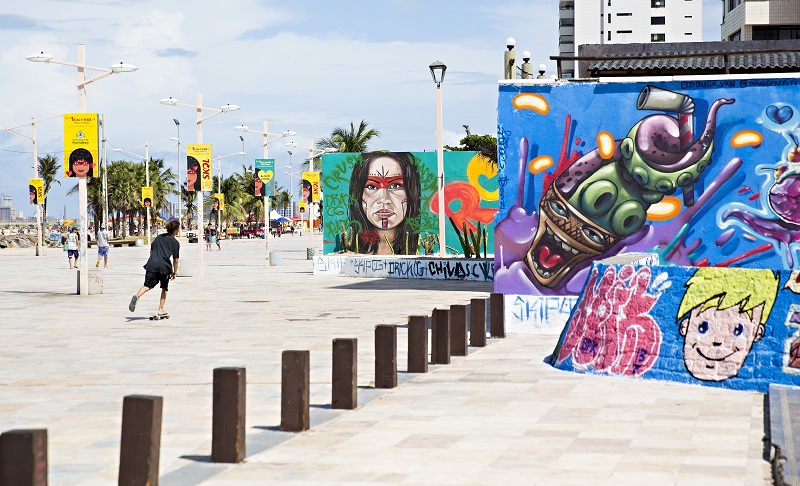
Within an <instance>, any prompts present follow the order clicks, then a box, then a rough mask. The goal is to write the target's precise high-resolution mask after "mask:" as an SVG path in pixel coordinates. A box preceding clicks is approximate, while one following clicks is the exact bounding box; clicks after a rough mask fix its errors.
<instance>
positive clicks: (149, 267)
mask: <svg viewBox="0 0 800 486" xmlns="http://www.w3.org/2000/svg"><path fill="white" fill-rule="evenodd" d="M176 234H178V222H177V221H170V222H169V223H167V232H166V233H164V234H161V235H158V236H157V237H156V239H155V240H153V243H152V244H151V245H150V258H148V260H147V263H145V265H144V270H145V273H144V285H143V286H142V288H140V289H139V291H138V292H137V293H136V295H134V296H133V297H131V303H130V304H129V305H128V310H130V311H131V312H133V311H134V310H136V303H137V302H139V297H141V296H142V295H144V294H145V293H146V292H147V291H148V290H151V289H152V288H153V287H155V286H156V284H157V283H160V284H161V300H160V301H159V304H158V313H157V314H156V315H155V316H153V317H152V318H151V319H167V318H169V314H167V312H166V311H165V310H164V303H165V302H166V301H167V291H168V287H169V281H170V280H173V279H174V278H175V275H176V274H177V273H178V257H179V254H180V249H181V244H180V243H178V240H176V239H175V235H176ZM170 259H171V260H172V261H170Z"/></svg>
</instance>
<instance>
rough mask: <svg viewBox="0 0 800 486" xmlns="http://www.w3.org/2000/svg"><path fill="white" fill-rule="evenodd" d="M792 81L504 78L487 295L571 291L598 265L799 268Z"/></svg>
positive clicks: (799, 177) (797, 144)
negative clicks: (534, 81) (636, 258)
mask: <svg viewBox="0 0 800 486" xmlns="http://www.w3.org/2000/svg"><path fill="white" fill-rule="evenodd" d="M798 93H799V91H798V79H796V78H770V79H766V78H765V79H733V78H731V77H728V78H725V79H723V78H717V79H709V80H691V81H669V82H628V83H559V84H539V85H503V86H501V87H500V93H499V102H498V162H499V178H498V186H499V201H498V206H499V207H498V213H497V215H496V219H495V228H496V229H495V240H494V241H495V291H497V292H503V293H512V294H529V295H576V294H577V293H578V292H580V289H581V288H582V285H583V283H584V282H585V281H586V278H587V276H588V274H589V270H590V268H591V265H592V262H593V261H596V260H598V259H602V258H606V257H609V256H613V255H617V254H621V253H626V252H648V251H654V252H657V253H658V254H659V256H660V259H661V261H662V263H664V264H667V263H670V264H678V265H684V266H695V265H696V266H702V265H720V266H733V267H737V266H741V267H763V268H775V269H791V268H800V263H798V252H797V249H798V242H800V129H798V125H800V112H798V109H800V95H798Z"/></svg>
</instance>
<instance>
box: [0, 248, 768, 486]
mask: <svg viewBox="0 0 800 486" xmlns="http://www.w3.org/2000/svg"><path fill="white" fill-rule="evenodd" d="M307 242H308V239H307V235H306V236H305V237H303V238H302V239H301V238H300V237H296V236H284V237H282V238H279V239H275V240H272V243H271V246H272V250H273V251H282V252H284V258H283V264H282V265H281V266H276V267H267V266H266V265H265V264H264V263H265V262H264V248H263V241H254V240H253V241H234V242H223V251H221V252H206V253H204V262H205V264H204V270H205V272H204V273H205V275H204V276H203V277H202V278H198V277H184V278H179V279H178V280H177V281H175V282H173V286H172V290H171V291H170V295H169V300H168V304H167V308H168V310H169V311H170V313H171V314H172V316H171V318H170V319H169V320H162V321H155V322H151V321H149V320H148V319H147V316H148V315H149V314H150V313H152V312H154V311H155V309H156V308H157V292H153V293H149V294H147V295H145V296H144V297H143V298H142V300H141V301H140V304H139V306H138V308H137V310H136V312H135V313H133V314H131V313H129V312H128V310H127V304H128V301H129V300H130V296H131V294H132V293H133V292H135V290H136V289H138V287H139V286H140V285H141V281H142V278H143V275H144V270H143V269H142V268H141V266H142V264H143V263H144V261H145V260H146V257H147V253H148V250H147V249H146V248H125V249H112V252H111V255H110V265H111V268H110V269H109V270H107V271H106V272H105V275H104V280H105V285H104V287H105V293H104V294H103V295H92V296H86V297H79V296H75V295H74V291H75V278H76V277H75V271H74V270H73V271H70V270H69V269H68V264H67V261H66V256H65V255H64V252H62V251H60V250H49V252H48V254H47V255H46V256H44V257H35V256H33V251H32V250H2V251H0V268H2V270H3V274H4V276H3V279H2V282H3V283H2V285H0V312H1V315H2V317H3V319H2V321H0V326H2V333H1V334H0V335H1V336H2V339H0V431H6V430H10V429H13V428H35V427H44V428H47V429H48V434H49V464H50V484H52V485H72V484H81V485H83V484H88V485H99V484H115V483H116V478H117V467H118V462H119V434H120V424H121V411H122V398H123V397H124V396H125V395H130V394H153V395H160V396H163V397H164V419H163V427H162V441H161V482H160V484H162V485H171V484H176V485H177V484H187V485H189V484H201V483H202V484H209V485H212V484H213V485H228V484H231V485H233V484H237V485H240V484H253V485H256V484H267V483H270V482H273V483H276V484H309V485H310V484H314V485H319V484H354V483H356V484H556V485H563V484H586V485H595V484H611V485H628V484H630V485H637V486H639V485H651V484H658V485H661V484H697V485H713V484H721V485H722V484H724V485H726V486H729V485H738V484H742V485H743V484H752V485H764V484H770V481H769V465H768V463H766V462H764V461H763V460H762V437H763V403H762V400H763V398H762V396H761V395H759V394H756V393H746V392H737V391H729V390H721V389H711V388H703V387H697V386H690V385H683V384H673V383H665V382H654V381H643V380H632V379H621V378H609V377H601V376H591V375H576V374H570V373H566V372H562V371H559V370H555V369H553V368H551V367H550V366H548V365H547V364H545V363H544V361H543V360H544V358H545V357H546V356H547V355H548V354H549V353H550V352H551V351H552V349H553V346H554V344H555V337H553V336H522V335H510V336H509V337H508V338H507V339H504V340H490V342H489V345H488V346H487V347H486V348H484V349H476V348H470V356H468V357H465V358H453V363H451V364H450V365H446V366H436V367H431V371H430V372H429V373H428V374H425V375H407V374H405V373H402V371H403V370H404V369H405V357H406V334H405V328H403V327H401V328H400V329H399V330H398V364H399V367H400V370H401V374H400V382H401V385H400V386H399V387H398V388H395V389H393V390H389V391H378V390H374V389H372V388H371V384H372V380H373V377H372V375H373V369H374V368H373V363H374V355H373V352H372V349H373V329H374V326H375V325H378V324H398V325H404V324H405V322H406V316H407V315H409V314H429V313H430V311H431V310H432V309H433V308H434V307H437V306H438V307H440V308H441V307H447V306H449V305H451V304H464V303H468V302H469V300H470V299H471V298H475V297H485V296H487V295H488V293H489V292H490V291H491V287H490V286H487V285H486V284H482V283H457V282H455V283H444V282H439V281H409V280H355V279H345V278H342V277H314V276H312V275H311V262H310V261H308V260H306V258H305V257H306V246H307ZM317 242H319V236H317ZM183 250H184V252H183V253H184V257H185V260H186V261H187V262H188V261H189V260H194V259H195V255H196V247H195V245H193V244H192V245H189V244H187V243H184V244H183ZM90 257H91V260H90V261H91V263H92V264H93V263H94V252H93V251H90ZM92 266H93V265H92ZM339 337H355V338H358V340H359V343H358V345H359V356H358V358H359V362H358V366H359V370H358V371H359V373H358V374H359V385H360V387H361V389H360V390H359V401H360V407H359V408H358V409H357V410H355V411H338V410H331V409H330V408H329V404H330V381H331V341H332V340H333V339H334V338H339ZM288 349H308V350H310V351H311V403H312V410H311V421H312V428H311V430H309V431H308V432H305V433H302V434H288V433H282V432H279V431H277V426H278V425H279V423H280V359H281V358H280V355H281V351H283V350H288ZM222 366H243V367H246V368H247V382H248V387H247V410H248V414H247V426H248V440H247V443H248V457H247V460H246V462H245V463H244V464H239V465H222V464H211V463H209V456H210V449H211V378H212V370H213V369H214V368H216V367H222Z"/></svg>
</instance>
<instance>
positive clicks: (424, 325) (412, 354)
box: [408, 316, 428, 373]
mask: <svg viewBox="0 0 800 486" xmlns="http://www.w3.org/2000/svg"><path fill="white" fill-rule="evenodd" d="M408 372H409V373H427V372H428V317H427V316H408Z"/></svg>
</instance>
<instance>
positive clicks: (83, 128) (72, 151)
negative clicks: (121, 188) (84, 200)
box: [64, 113, 100, 177]
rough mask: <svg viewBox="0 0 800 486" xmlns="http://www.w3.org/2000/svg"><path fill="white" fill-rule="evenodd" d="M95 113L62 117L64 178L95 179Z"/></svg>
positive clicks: (96, 146) (69, 114)
mask: <svg viewBox="0 0 800 486" xmlns="http://www.w3.org/2000/svg"><path fill="white" fill-rule="evenodd" d="M99 139H100V137H99V136H98V132H97V113H67V114H65V115H64V177H97V166H98V162H97V161H98V160H99V159H98V156H97V154H98V153H99V150H98V144H99V141H100V140H99Z"/></svg>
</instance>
